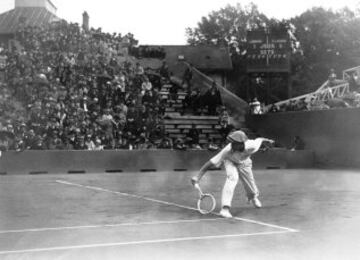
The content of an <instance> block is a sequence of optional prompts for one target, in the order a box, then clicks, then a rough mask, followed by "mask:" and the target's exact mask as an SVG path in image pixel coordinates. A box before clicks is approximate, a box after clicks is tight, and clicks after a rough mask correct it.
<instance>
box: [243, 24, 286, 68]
mask: <svg viewBox="0 0 360 260" xmlns="http://www.w3.org/2000/svg"><path fill="white" fill-rule="evenodd" d="M289 71H290V40H289V37H288V34H287V32H286V30H283V31H280V32H279V31H276V32H271V31H270V32H269V31H264V30H256V31H249V32H248V33H247V72H260V73H261V72H289Z"/></svg>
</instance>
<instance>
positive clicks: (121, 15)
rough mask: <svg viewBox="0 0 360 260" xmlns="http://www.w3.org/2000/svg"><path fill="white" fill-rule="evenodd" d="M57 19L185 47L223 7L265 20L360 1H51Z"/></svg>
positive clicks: (9, 2) (4, 5)
mask: <svg viewBox="0 0 360 260" xmlns="http://www.w3.org/2000/svg"><path fill="white" fill-rule="evenodd" d="M14 1H15V0H0V13H3V12H5V11H8V10H10V9H12V8H13V7H14ZM51 1H52V2H53V3H54V4H55V5H56V6H57V8H58V9H57V13H56V14H57V16H59V17H60V18H63V19H65V20H67V21H71V22H77V23H79V24H81V23H82V13H83V12H84V11H87V12H88V14H89V16H90V26H91V27H94V28H98V27H101V28H103V31H105V32H111V33H112V32H118V33H121V34H123V35H124V34H126V33H128V32H131V33H133V34H134V36H135V39H137V40H139V43H140V44H143V45H145V44H154V45H156V44H158V45H177V44H178V45H182V44H186V34H185V29H186V28H187V27H191V28H193V27H196V26H197V23H198V22H199V21H200V20H201V17H203V16H207V15H208V14H209V13H210V12H211V11H216V10H219V9H221V8H223V7H226V5H227V4H230V5H234V6H235V5H236V4H237V3H240V4H241V5H243V6H244V5H246V4H248V3H249V2H253V3H255V4H256V5H257V6H258V8H259V10H260V11H261V12H263V13H265V14H266V15H267V16H268V17H275V18H277V19H283V18H290V17H294V16H296V15H299V14H301V13H302V12H304V11H306V10H307V9H310V8H312V7H314V6H322V7H325V8H332V9H339V8H342V7H345V6H347V7H349V8H351V9H355V8H356V7H360V0H300V1H291V0H252V1H250V0H176V1H173V0H101V1H94V0H51Z"/></svg>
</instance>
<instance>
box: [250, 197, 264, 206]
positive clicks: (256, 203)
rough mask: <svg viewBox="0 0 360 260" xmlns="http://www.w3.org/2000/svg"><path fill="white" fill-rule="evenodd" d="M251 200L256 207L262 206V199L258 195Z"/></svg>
mask: <svg viewBox="0 0 360 260" xmlns="http://www.w3.org/2000/svg"><path fill="white" fill-rule="evenodd" d="M250 201H251V203H252V204H253V205H254V207H255V208H261V207H262V204H261V201H260V200H259V199H258V198H257V197H254V198H253V199H251V200H250Z"/></svg>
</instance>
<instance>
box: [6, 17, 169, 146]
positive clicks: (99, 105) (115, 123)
mask: <svg viewBox="0 0 360 260" xmlns="http://www.w3.org/2000/svg"><path fill="white" fill-rule="evenodd" d="M134 44H136V41H135V40H134V39H133V37H132V35H131V34H128V35H126V36H124V37H122V36H121V35H119V34H108V33H103V32H101V30H100V29H98V30H94V29H92V30H90V31H89V32H85V31H82V30H81V28H80V27H79V26H78V25H77V24H68V23H66V22H64V21H62V22H58V23H54V24H51V26H49V28H37V27H24V28H22V29H21V30H19V31H18V32H17V34H16V45H14V46H11V48H8V47H5V45H2V46H1V47H0V56H1V57H2V61H3V62H2V66H1V68H0V74H1V84H2V85H1V88H0V89H1V90H0V109H1V111H0V112H1V118H0V119H1V120H0V129H1V131H0V142H1V143H0V149H1V150H7V149H15V150H23V149H89V150H102V149H142V148H151V147H155V146H157V144H159V143H163V142H162V139H163V138H165V133H164V129H163V128H162V124H161V120H162V118H163V116H164V111H165V108H164V104H163V102H162V99H161V98H160V95H159V90H160V87H161V82H160V81H161V80H160V79H159V78H156V79H155V77H154V75H148V74H147V72H146V71H145V70H144V68H142V67H141V66H140V64H134V63H133V62H131V60H130V59H129V60H128V59H126V56H127V55H128V53H127V50H128V47H129V46H132V45H134ZM4 60H5V61H4Z"/></svg>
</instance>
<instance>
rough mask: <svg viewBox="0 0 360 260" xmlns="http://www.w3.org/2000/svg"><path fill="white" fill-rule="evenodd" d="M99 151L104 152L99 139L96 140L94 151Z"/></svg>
mask: <svg viewBox="0 0 360 260" xmlns="http://www.w3.org/2000/svg"><path fill="white" fill-rule="evenodd" d="M101 150H104V146H103V145H102V144H101V140H100V139H99V138H96V140H95V147H94V151H101Z"/></svg>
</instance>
